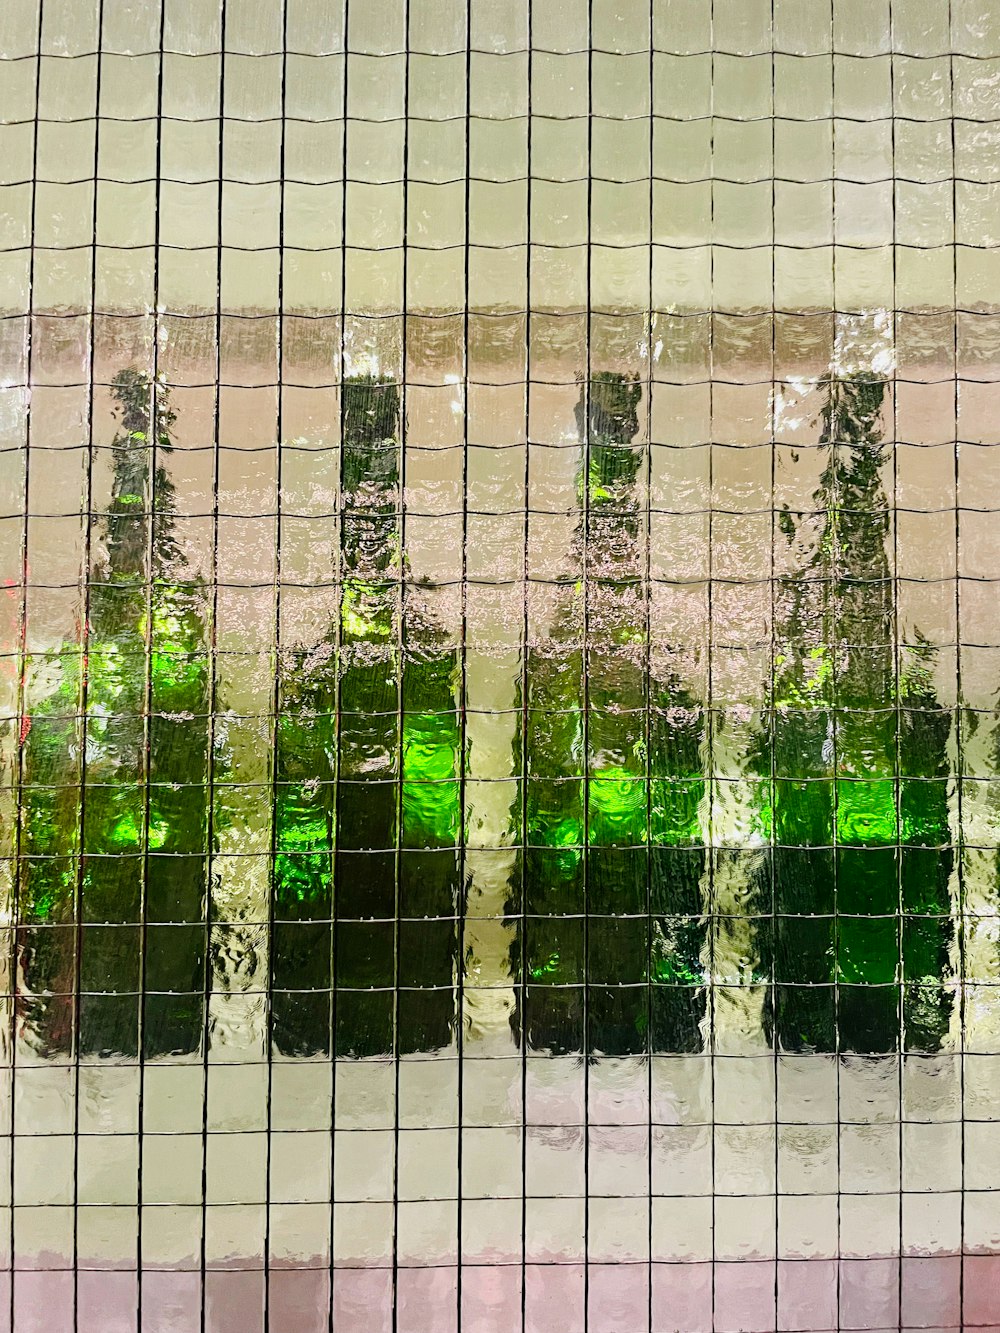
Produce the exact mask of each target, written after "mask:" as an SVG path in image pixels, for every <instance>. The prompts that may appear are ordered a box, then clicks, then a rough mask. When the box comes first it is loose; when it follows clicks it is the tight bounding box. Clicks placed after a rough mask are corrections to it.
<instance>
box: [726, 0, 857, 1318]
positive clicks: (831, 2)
mask: <svg viewBox="0 0 1000 1333" xmlns="http://www.w3.org/2000/svg"><path fill="white" fill-rule="evenodd" d="M715 3H716V0H709V42H710V48H711V54H710V56H709V65H710V76H709V88H710V93H709V97H710V102H709V116H710V118H711V119H710V130H709V150H708V151H709V163H710V170H711V180H710V183H709V252H708V253H709V274H708V304H709V310H708V559H707V572H708V587H707V614H708V623H707V625H706V636H705V650H706V657H707V690H706V693H707V696H708V697H707V700H706V702H707V705H708V708H707V712H708V725H707V727H706V741H707V749H708V753H707V760H708V766H707V767H708V772H707V775H706V776H707V782H706V784H705V785H706V787H707V789H708V811H709V815H708V845H709V858H708V917H709V971H708V975H709V995H710V998H709V1004H708V1014H709V1021H708V1042H707V1051H706V1055H707V1058H708V1066H709V1079H710V1098H711V1107H712V1121H711V1125H710V1131H711V1173H712V1300H711V1308H712V1327H713V1328H714V1327H715V1313H716V1293H717V1286H718V1284H717V1281H716V1264H717V1246H716V1234H717V1227H716V1214H717V1211H718V1198H717V1195H716V1181H717V1177H716V1145H715V1138H716V1134H715V1058H716V1055H715V1053H716V1046H717V1041H716V1021H717V1015H718V1004H717V993H716V984H717V980H718V978H717V976H716V970H715V949H716V943H717V935H718V930H719V914H718V912H717V910H716V908H717V903H716V898H715V893H716V889H715V880H716V874H715V870H716V866H715V862H716V857H717V855H718V847H717V845H716V838H715V800H716V783H715V729H716V727H715V660H714V659H715V651H714V650H715V626H714V619H713V615H712V608H713V575H714V569H713V560H712V538H713V528H714V522H713V520H714V516H715ZM831 3H832V0H831Z"/></svg>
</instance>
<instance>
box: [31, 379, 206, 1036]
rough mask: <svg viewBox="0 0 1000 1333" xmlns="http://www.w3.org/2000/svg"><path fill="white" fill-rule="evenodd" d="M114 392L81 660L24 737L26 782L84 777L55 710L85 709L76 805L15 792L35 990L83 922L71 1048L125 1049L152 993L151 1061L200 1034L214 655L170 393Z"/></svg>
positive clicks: (63, 1031)
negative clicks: (97, 553)
mask: <svg viewBox="0 0 1000 1333" xmlns="http://www.w3.org/2000/svg"><path fill="white" fill-rule="evenodd" d="M112 394H113V397H114V399H115V401H116V403H117V406H118V409H119V411H120V414H121V428H120V430H119V431H118V433H117V434H116V436H115V438H114V440H113V442H112V448H113V450H114V458H113V475H112V488H111V502H110V505H109V509H108V513H107V517H106V520H105V553H104V559H103V561H102V562H101V564H100V565H99V567H98V569H97V571H96V572H95V573H94V575H93V576H92V581H91V586H90V595H89V625H88V633H87V641H86V655H85V657H83V658H81V657H79V656H78V655H77V654H74V653H73V652H72V651H66V652H64V653H63V654H62V660H63V661H64V662H65V663H66V664H67V665H69V666H70V670H68V671H66V672H65V674H64V678H63V679H62V680H61V681H60V684H59V686H58V688H57V689H56V691H55V692H54V694H53V695H52V696H50V698H49V700H47V702H46V706H45V708H44V709H43V710H40V711H39V716H38V721H39V722H40V723H42V725H40V726H39V727H37V728H36V726H35V719H34V718H33V719H32V725H31V729H30V730H29V731H28V734H27V737H26V755H25V775H26V777H29V775H31V774H33V773H34V772H36V771H38V769H39V768H40V767H42V766H45V767H48V768H49V770H50V771H54V770H55V769H58V770H59V771H61V772H62V773H63V774H64V775H65V776H66V777H67V778H69V780H70V781H71V782H79V778H80V774H79V771H78V768H77V762H76V758H75V748H76V747H75V745H74V736H73V727H72V725H71V724H70V723H68V722H67V719H66V715H65V710H66V707H67V705H68V704H69V703H70V700H75V701H78V702H77V705H76V706H77V707H78V706H79V702H82V701H83V698H84V697H85V700H86V716H85V718H84V726H85V735H86V739H85V765H84V772H83V783H82V787H81V789H80V791H79V795H78V797H77V799H75V800H73V799H70V793H69V789H68V787H67V788H65V789H63V790H62V791H61V793H60V795H59V797H58V800H57V801H55V802H53V800H52V797H51V796H44V797H42V795H41V793H40V792H39V790H38V789H37V788H35V787H34V786H32V785H30V777H29V785H27V786H26V787H25V789H24V792H23V794H22V819H23V821H24V827H25V830H26V844H27V847H28V849H29V851H30V853H31V854H32V855H39V856H42V857H45V858H46V859H45V860H40V861H39V862H33V861H31V860H29V861H27V862H25V863H24V865H23V867H22V875H21V885H20V893H19V898H20V908H21V914H22V920H24V919H28V920H34V921H36V922H38V923H39V924H41V921H42V919H44V920H45V921H51V922H52V923H54V924H57V925H59V926H60V929H58V930H53V931H51V932H49V934H47V935H44V936H41V937H40V938H41V939H42V940H43V942H46V943H47V941H48V940H50V939H51V940H52V941H53V942H55V941H59V943H58V946H57V947H55V948H52V947H51V946H50V947H48V948H47V950H43V952H42V954H41V955H38V951H37V948H35V949H34V954H33V956H31V957H27V956H26V957H25V959H24V960H23V966H24V974H25V976H26V977H27V978H29V980H28V985H29V988H30V989H31V990H33V991H35V990H38V989H52V988H53V987H52V984H51V982H49V981H46V980H44V974H45V973H46V972H49V973H52V975H53V979H55V978H56V977H59V978H60V979H61V984H66V982H68V981H69V980H70V979H72V977H73V962H72V959H73V952H74V949H75V937H74V931H73V930H72V929H68V928H67V925H66V923H68V922H70V921H72V920H73V918H74V916H75V914H76V911H77V910H78V911H79V920H80V921H81V923H82V929H81V931H80V944H79V959H78V963H77V966H78V968H79V972H78V975H77V977H76V985H77V987H78V989H79V992H80V996H79V1022H80V1030H79V1034H78V1045H79V1050H80V1052H81V1053H83V1054H110V1053H113V1054H122V1055H135V1054H136V1053H137V1051H138V1042H139V1005H140V992H141V991H142V990H145V992H146V1000H145V1011H144V1015H143V1024H144V1029H143V1030H144V1032H145V1038H144V1051H145V1053H146V1054H147V1055H158V1054H164V1053H167V1052H175V1051H191V1050H194V1049H196V1048H197V1046H198V1045H199V1043H200V1040H201V1032H202V1027H203V1003H204V952H205V950H204V933H205V925H204V917H205V893H206V874H207V865H206V860H207V824H208V819H207V791H208V788H207V782H208V767H209V748H210V736H211V729H210V719H209V716H208V713H209V699H210V689H209V659H208V656H207V643H206V634H205V622H204V612H203V600H204V597H203V588H202V587H201V586H200V585H199V584H198V583H197V582H196V581H184V574H185V572H186V570H185V567H186V562H185V559H184V556H183V554H182V552H181V551H180V549H179V546H178V544H177V541H176V537H175V532H174V512H175V499H174V487H173V483H172V481H171V480H170V477H169V475H168V473H167V471H166V468H165V466H164V461H163V460H164V456H165V455H167V454H168V453H169V452H170V449H171V447H172V444H171V430H172V427H173V424H174V420H175V417H174V413H173V412H172V411H171V410H170V407H169V399H168V391H167V389H166V388H165V386H164V385H162V384H161V383H159V382H157V383H154V382H153V381H152V380H151V379H150V378H149V376H148V375H145V374H143V373H141V372H139V371H136V370H124V371H121V372H120V373H119V374H118V375H117V376H116V377H115V380H114V381H113V385H112ZM153 440H155V442H156V459H157V461H156V466H155V470H154V471H153V476H152V485H150V471H151V462H152V458H151V455H152V441H153ZM151 522H152V525H153V526H152V532H151V531H150V523H151ZM150 561H151V568H150ZM77 663H79V664H80V665H79V666H77V665H76V664H77ZM81 670H82V671H85V673H86V678H85V681H83V680H81ZM147 673H148V684H147ZM147 689H148V699H149V730H148V738H147V731H146V726H145V713H146V707H147ZM43 719H44V721H43ZM56 719H61V720H60V721H59V722H58V723H57V727H58V728H59V729H61V732H62V735H61V736H58V739H57V730H56V729H54V728H53V726H52V725H51V724H52V722H54V721H56ZM32 733H35V736H34V740H33V739H32ZM147 746H148V749H147ZM40 797H41V799H40ZM81 805H82V848H81V851H82V865H81V868H80V873H79V889H80V898H79V906H78V909H77V905H76V888H77V864H76V862H75V861H74V860H73V858H72V856H71V855H67V853H71V852H72V850H73V849H74V848H75V847H76V846H77V843H78V838H79V836H80V832H79V823H80V813H81ZM48 858H52V859H48ZM40 870H41V871H42V873H41V874H39V873H38V872H39V871H40ZM57 881H58V882H57ZM144 917H145V921H146V922H147V925H146V929H145V934H143V927H142V921H143V918H144ZM38 934H39V932H38V931H34V932H33V935H36V936H37V935H38ZM53 969H55V972H53ZM72 1007H73V1002H72V1000H71V999H70V1000H66V1001H61V1002H59V1003H58V1004H54V1005H53V1015H54V1016H55V1014H56V1013H57V1012H62V1014H63V1017H62V1018H61V1019H59V1020H58V1021H55V1022H54V1023H52V1024H49V1025H48V1032H47V1035H46V1040H47V1042H48V1043H50V1044H52V1045H54V1046H55V1047H56V1048H57V1049H66V1048H67V1043H68V1042H69V1040H70V1033H71V1023H70V1021H69V1019H68V1018H67V1017H66V1011H67V1009H69V1010H70V1011H71V1010H72Z"/></svg>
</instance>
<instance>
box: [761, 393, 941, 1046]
mask: <svg viewBox="0 0 1000 1333" xmlns="http://www.w3.org/2000/svg"><path fill="white" fill-rule="evenodd" d="M884 394H885V385H884V383H883V382H881V381H878V380H874V379H870V378H866V377H865V376H863V375H854V376H844V377H841V378H837V379H833V380H831V382H830V386H829V391H828V396H827V402H826V404H825V406H824V410H823V420H822V432H821V442H822V443H824V444H828V445H829V446H830V460H829V462H828V464H827V466H826V468H825V469H824V472H823V474H822V477H821V480H820V485H819V487H818V489H817V492H816V496H815V508H816V510H817V511H818V512H819V513H820V514H821V515H822V527H821V530H820V533H819V535H818V538H817V540H816V542H815V546H814V552H813V555H812V557H811V559H810V561H809V562H808V564H807V566H806V567H805V568H804V570H803V571H802V572H801V574H799V575H797V576H795V577H794V578H792V579H790V580H788V581H787V582H786V583H785V585H784V587H783V588H782V589H781V595H782V601H783V604H784V605H783V615H782V621H781V632H780V636H779V638H780V642H781V656H780V658H779V659H778V661H777V663H776V667H777V669H776V672H775V696H774V713H773V737H772V743H773V747H774V776H775V784H774V803H773V811H772V813H771V816H770V818H771V831H772V835H773V849H772V857H773V862H772V864H773V890H774V909H775V915H776V932H775V943H776V955H775V981H776V983H777V984H776V987H775V995H776V999H775V1003H774V1005H773V1006H772V1008H771V1010H770V1012H769V1015H768V1017H769V1022H770V1025H771V1027H772V1029H773V1033H774V1036H775V1038H776V1040H777V1042H778V1044H779V1046H780V1047H781V1048H782V1049H786V1050H805V1049H814V1050H824V1051H830V1050H834V1049H837V1048H838V1047H839V1049H840V1050H842V1051H856V1052H864V1053H870V1052H883V1051H891V1050H895V1049H896V1048H897V1046H898V1044H899V1041H900V1023H901V1021H902V1025H903V1030H904V1033H905V1037H904V1040H906V1041H907V1043H908V1045H909V1046H910V1048H911V1049H921V1050H934V1049H936V1048H937V1047H938V1046H939V1045H940V1043H941V1039H942V1037H943V1035H944V1032H945V1030H946V1029H947V1026H948V1021H949V1013H950V997H949V993H948V991H947V989H946V988H945V987H944V986H943V984H942V983H943V981H944V977H945V972H946V968H947V955H948V942H949V938H950V933H951V925H950V900H949V892H948V881H949V878H950V873H951V853H950V851H949V850H948V842H949V830H948V817H947V801H946V787H945V783H946V774H947V758H946V744H947V735H948V727H949V723H948V718H947V715H946V714H944V713H942V712H941V711H940V709H938V708H937V706H936V701H935V699H934V696H933V690H932V688H931V685H930V677H929V674H928V673H927V671H926V670H918V671H913V670H912V669H911V670H909V671H907V670H906V669H904V670H903V672H902V673H901V674H900V675H899V676H897V670H896V662H895V658H896V643H895V638H896V623H895V606H894V588H893V582H892V578H891V573H890V569H889V564H888V557H887V553H886V540H887V536H888V531H889V512H888V506H887V502H886V498H885V493H884V490H883V487H882V482H881V468H882V466H883V464H884V461H885V453H884V450H883V446H882V440H881V432H880V427H879V416H880V413H881V408H882V401H883V398H884ZM783 527H784V529H785V532H786V535H787V537H788V539H789V541H790V542H792V541H795V540H796V539H797V533H798V529H797V525H796V523H795V521H794V519H793V517H792V516H791V515H788V514H786V515H784V516H783ZM925 657H926V654H925ZM917 660H919V658H918V659H917ZM761 754H762V755H763V756H764V757H765V758H766V759H768V760H769V759H770V755H769V754H768V753H767V752H766V747H762V751H761ZM901 931H902V934H901Z"/></svg>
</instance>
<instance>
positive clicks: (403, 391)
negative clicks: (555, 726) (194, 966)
mask: <svg viewBox="0 0 1000 1333" xmlns="http://www.w3.org/2000/svg"><path fill="white" fill-rule="evenodd" d="M403 10H404V15H403V43H404V49H405V54H404V57H403V61H404V69H403V171H402V176H403V186H402V188H403V265H402V269H403V271H402V313H401V319H402V326H403V328H402V340H401V341H402V347H401V365H400V372H401V373H400V391H399V452H398V458H399V472H398V482H397V485H396V495H397V497H398V499H397V506H398V515H399V517H398V520H397V522H398V532H399V562H398V575H397V576H398V579H399V591H398V594H397V598H396V605H397V637H396V667H397V669H396V738H395V745H396V827H395V837H394V841H395V861H394V867H393V940H392V949H393V961H392V980H393V1024H392V1056H393V1072H394V1083H395V1088H394V1098H393V1167H392V1327H393V1333H395V1330H396V1329H397V1327H398V1324H399V1309H398V1306H399V1147H400V1136H399V1088H400V1059H401V1055H402V1042H401V1040H400V1032H401V1024H400V1007H401V994H400V988H399V978H400V966H399V947H400V941H401V932H400V922H399V913H400V908H401V906H402V901H401V894H400V888H401V876H402V869H403V852H402V847H403V762H404V750H403V727H404V724H405V716H404V703H405V696H404V677H405V674H406V603H407V597H406V565H405V553H406V504H405V496H406V436H407V429H406V414H407V407H408V401H407V400H408V393H407V374H408V364H407V356H408V352H409V316H408V298H409V292H408V289H407V278H408V274H409V236H408V234H407V228H408V224H409V187H408V177H409V170H410V0H403Z"/></svg>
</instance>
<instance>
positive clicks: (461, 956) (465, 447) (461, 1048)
mask: <svg viewBox="0 0 1000 1333" xmlns="http://www.w3.org/2000/svg"><path fill="white" fill-rule="evenodd" d="M407 46H409V43H407ZM471 94H472V17H471V14H470V13H469V11H468V10H467V11H466V16H465V237H464V243H465V244H464V266H465V267H464V274H463V286H464V291H465V308H464V311H463V317H462V356H463V367H462V369H463V372H464V373H463V380H464V401H463V404H462V408H463V411H462V569H461V579H462V582H461V592H462V630H461V639H460V645H459V672H460V684H459V698H458V731H459V735H458V762H459V770H458V782H459V796H458V852H457V857H458V865H459V871H458V895H459V896H458V901H457V902H456V903H455V913H456V921H455V931H456V935H457V940H456V943H457V950H456V967H455V977H456V983H457V996H456V1018H457V1022H456V1025H455V1051H456V1057H457V1061H458V1088H457V1092H458V1117H457V1118H458V1143H457V1150H458V1171H457V1181H458V1183H457V1195H458V1198H457V1209H456V1213H457V1215H456V1223H455V1226H456V1233H457V1238H456V1255H457V1261H458V1272H457V1277H456V1284H457V1286H456V1302H457V1307H458V1313H457V1319H458V1333H462V1261H463V1253H462V1220H463V1213H462V1195H463V1176H462V1168H463V1154H462V1144H463V1137H464V1133H465V1126H464V1118H465V1117H464V1112H465V1101H464V1095H463V1090H464V1086H465V1078H464V1069H463V1059H464V1055H465V917H466V912H467V910H468V907H469V896H468V894H467V891H466V885H467V884H468V882H469V867H468V852H467V848H466V818H467V808H468V789H467V785H466V777H467V773H468V767H469V764H468V754H467V749H468V736H469V728H468V701H469V678H468V661H467V654H468V633H469V582H468V580H469V561H468V543H469V238H470V228H471V222H470V215H469V203H470V194H471V188H472V185H471V176H472V147H471V130H472V125H471V109H472V97H471ZM405 188H406V184H405V181H404V189H405Z"/></svg>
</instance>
